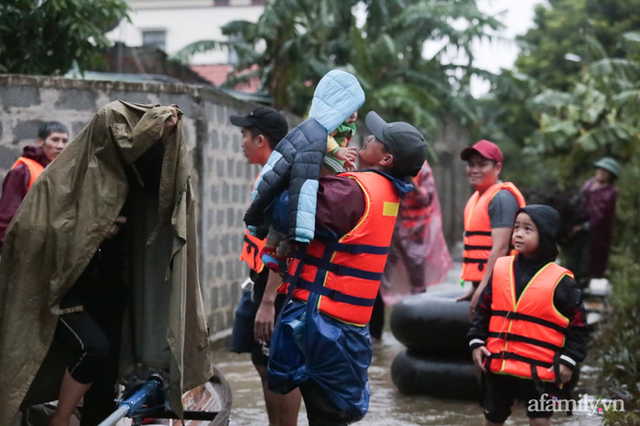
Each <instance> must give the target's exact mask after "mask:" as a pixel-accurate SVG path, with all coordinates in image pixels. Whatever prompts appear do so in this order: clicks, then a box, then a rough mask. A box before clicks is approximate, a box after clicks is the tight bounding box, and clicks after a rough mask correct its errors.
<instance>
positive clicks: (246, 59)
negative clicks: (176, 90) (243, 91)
mask: <svg viewBox="0 0 640 426" xmlns="http://www.w3.org/2000/svg"><path fill="white" fill-rule="evenodd" d="M356 7H362V8H364V15H365V21H364V23H362V24H361V25H359V26H357V25H356V17H355V15H354V8H356ZM499 26H500V23H499V21H498V20H497V19H495V18H493V17H490V16H486V15H485V14H483V13H481V12H480V11H479V10H478V9H477V7H476V4H475V0H456V1H454V0H440V1H436V0H366V1H359V0H274V1H271V2H269V4H268V5H267V7H266V8H265V11H264V13H263V14H262V16H261V17H260V19H259V21H258V22H257V23H250V22H246V21H237V22H232V23H230V24H228V25H227V26H225V27H224V29H223V32H224V34H225V35H227V36H229V40H228V41H224V42H222V41H202V42H197V43H194V44H192V45H190V46H187V47H186V48H185V49H183V50H182V51H181V52H179V53H178V57H180V58H182V59H183V60H184V59H186V58H188V57H189V56H190V55H192V54H193V53H197V52H202V51H204V50H207V49H210V48H220V47H229V48H231V49H235V51H236V52H237V53H238V57H239V63H238V64H237V67H236V75H240V76H241V77H240V78H242V79H246V78H248V77H250V76H252V75H259V76H260V78H261V80H262V84H263V88H264V89H265V90H266V91H267V92H269V93H270V95H271V96H272V98H273V101H274V106H275V107H276V108H280V109H288V110H291V111H293V112H295V113H297V114H301V115H304V114H305V113H306V112H307V109H308V107H309V104H310V101H311V97H312V95H313V90H314V88H315V86H316V83H317V82H318V81H319V80H320V78H321V77H322V76H323V75H324V74H325V73H326V72H327V71H329V70H331V69H333V68H342V69H345V70H347V71H349V72H352V73H353V74H355V75H356V76H357V77H358V79H359V80H360V82H361V84H362V85H363V87H364V89H365V91H366V94H367V102H366V104H365V109H376V110H378V111H379V112H381V113H382V114H383V115H384V116H385V117H386V118H389V119H403V120H406V121H410V122H411V123H413V124H415V125H416V127H418V128H420V129H421V130H422V131H424V132H427V133H428V132H430V131H434V130H435V128H436V123H437V120H438V118H439V115H440V114H443V113H445V112H446V113H448V114H454V115H457V116H458V117H461V118H462V119H463V120H466V121H468V122H469V121H473V120H476V119H477V118H478V117H479V111H478V108H477V105H476V104H475V102H474V100H473V98H472V97H471V96H470V94H469V90H468V82H469V78H470V75H471V73H472V72H473V69H472V67H471V64H472V58H473V57H472V52H471V43H472V41H473V40H476V39H478V38H482V37H486V36H487V31H488V30H490V29H497V28H498V27H499ZM428 41H432V42H439V43H441V44H442V45H443V48H442V49H441V50H440V51H439V52H437V53H436V55H435V56H434V57H432V58H425V57H424V55H423V50H424V45H425V43H426V42H428ZM451 51H461V52H465V53H466V54H467V56H468V58H469V60H468V61H467V62H466V63H464V64H460V65H443V63H442V62H443V61H442V58H443V57H444V55H446V54H447V53H448V52H449V53H450V52H451ZM254 64H257V65H258V70H257V71H255V72H254V73H253V74H251V73H248V72H247V70H250V69H251V67H252V66H254ZM236 81H237V80H235V81H234V80H231V82H230V84H235V83H236Z"/></svg>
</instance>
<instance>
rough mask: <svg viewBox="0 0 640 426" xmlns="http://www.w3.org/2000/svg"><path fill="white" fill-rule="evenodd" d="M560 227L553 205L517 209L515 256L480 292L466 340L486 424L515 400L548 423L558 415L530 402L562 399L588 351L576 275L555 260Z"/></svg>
mask: <svg viewBox="0 0 640 426" xmlns="http://www.w3.org/2000/svg"><path fill="white" fill-rule="evenodd" d="M559 229H560V215H559V214H558V212H557V211H556V210H554V209H552V208H551V207H548V206H541V205H531V206H527V207H524V208H522V209H520V210H519V212H518V215H517V217H516V222H515V228H514V232H513V245H514V246H515V249H516V250H517V252H518V255H517V256H505V257H501V258H499V259H498V260H497V261H496V264H495V267H494V270H493V274H492V276H491V278H490V279H489V281H488V284H487V286H486V287H485V289H484V290H483V292H482V294H481V297H480V302H479V304H478V308H477V309H476V312H475V316H474V319H473V324H472V326H471V329H470V330H469V334H468V338H469V346H470V349H471V351H472V357H473V361H474V363H475V365H476V367H477V369H478V370H480V371H481V372H482V373H483V378H484V385H485V389H484V391H485V396H484V401H483V404H482V405H483V407H484V414H485V418H486V425H500V424H502V423H504V422H505V420H506V419H507V418H508V417H509V415H510V414H511V406H512V405H513V403H514V401H515V399H519V400H521V401H523V402H524V404H525V406H526V407H527V416H528V417H529V421H530V424H531V425H536V426H542V425H549V424H550V420H549V418H550V417H551V415H552V414H553V412H552V411H533V409H531V410H530V408H531V407H535V405H532V404H530V403H529V401H531V400H540V399H541V398H542V395H544V394H547V395H545V396H544V398H551V396H552V395H556V396H557V395H558V391H559V387H558V384H562V383H567V382H568V381H569V380H570V379H571V376H572V371H573V370H574V369H575V368H576V367H577V364H578V363H579V362H582V361H583V360H584V359H585V357H586V355H587V354H586V340H587V337H588V335H587V329H586V327H585V323H584V318H585V315H584V306H583V303H582V299H581V294H580V291H579V290H578V289H577V288H576V286H575V282H574V281H573V274H572V273H571V272H570V271H569V270H568V269H565V268H562V267H561V266H558V265H556V264H555V263H554V261H555V259H556V256H557V255H558V249H557V248H556V245H555V238H556V236H557V234H558V231H559ZM514 298H515V299H514ZM541 405H543V407H542V408H546V407H545V406H546V404H541Z"/></svg>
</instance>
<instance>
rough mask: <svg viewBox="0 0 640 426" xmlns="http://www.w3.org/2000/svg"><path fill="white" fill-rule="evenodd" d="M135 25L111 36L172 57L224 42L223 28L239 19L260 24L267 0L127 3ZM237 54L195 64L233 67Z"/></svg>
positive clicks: (218, 54) (206, 57) (210, 56)
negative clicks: (187, 48)
mask: <svg viewBox="0 0 640 426" xmlns="http://www.w3.org/2000/svg"><path fill="white" fill-rule="evenodd" d="M127 3H129V6H130V7H131V9H132V11H131V12H130V14H129V16H130V18H131V23H129V22H126V21H124V20H123V21H122V22H121V23H120V24H119V25H118V26H117V27H116V28H115V29H114V30H112V31H111V32H109V33H108V34H107V37H108V38H109V39H110V40H112V41H114V42H116V41H120V42H123V43H124V44H125V45H127V46H153V47H157V48H159V49H161V50H163V51H165V52H166V53H167V54H168V55H169V56H171V55H173V54H174V53H176V52H177V51H178V50H180V49H182V48H183V47H185V46H187V45H188V44H191V43H193V42H195V41H199V40H224V39H225V37H224V36H223V35H222V32H221V30H220V28H221V27H222V26H223V25H225V24H227V23H229V22H231V21H237V20H245V21H251V22H257V21H258V19H259V18H260V15H261V14H262V12H263V11H264V6H265V4H266V3H267V2H266V1H265V0H127ZM234 62H235V60H234V57H233V52H231V54H230V52H229V51H228V50H226V49H225V50H219V51H214V52H210V53H206V54H198V55H195V56H194V57H193V60H192V61H191V63H192V64H196V65H203V64H206V65H208V64H233V63H234Z"/></svg>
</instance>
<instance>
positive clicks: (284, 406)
mask: <svg viewBox="0 0 640 426" xmlns="http://www.w3.org/2000/svg"><path fill="white" fill-rule="evenodd" d="M255 367H256V370H257V371H258V374H259V375H260V380H261V381H262V391H263V392H264V402H265V405H266V406H267V415H268V416H269V425H270V426H296V425H297V424H298V412H299V411H300V402H301V400H302V397H301V395H300V390H299V389H295V390H293V391H291V392H289V393H288V394H286V395H281V394H279V393H276V392H272V391H270V390H269V389H268V388H267V368H266V367H264V366H262V365H255Z"/></svg>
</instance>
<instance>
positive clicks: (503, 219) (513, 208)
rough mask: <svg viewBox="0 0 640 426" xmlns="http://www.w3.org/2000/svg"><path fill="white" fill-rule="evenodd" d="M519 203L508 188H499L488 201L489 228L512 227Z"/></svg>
mask: <svg viewBox="0 0 640 426" xmlns="http://www.w3.org/2000/svg"><path fill="white" fill-rule="evenodd" d="M518 210H520V205H519V204H518V200H517V199H516V197H515V195H513V194H512V193H511V192H510V191H509V190H508V189H501V190H500V191H498V193H497V194H496V195H495V197H493V199H492V200H491V202H489V219H490V220H491V229H493V228H513V223H514V222H515V220H516V214H517V213H518Z"/></svg>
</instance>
